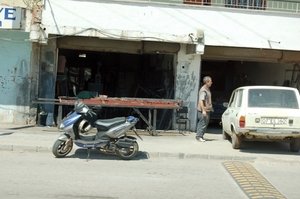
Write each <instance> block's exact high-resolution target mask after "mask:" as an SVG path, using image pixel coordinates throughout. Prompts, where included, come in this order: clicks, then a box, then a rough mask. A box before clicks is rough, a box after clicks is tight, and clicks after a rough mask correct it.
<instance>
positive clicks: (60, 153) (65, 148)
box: [52, 140, 73, 158]
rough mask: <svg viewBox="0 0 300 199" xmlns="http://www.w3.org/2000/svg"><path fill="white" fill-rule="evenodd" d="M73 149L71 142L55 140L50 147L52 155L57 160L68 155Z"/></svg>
mask: <svg viewBox="0 0 300 199" xmlns="http://www.w3.org/2000/svg"><path fill="white" fill-rule="evenodd" d="M72 148H73V142H72V141H70V140H69V141H61V140H56V141H55V142H54V144H53V147H52V153H53V155H54V156H55V157H57V158H63V157H65V156H66V155H68V154H69V153H70V151H71V150H72Z"/></svg>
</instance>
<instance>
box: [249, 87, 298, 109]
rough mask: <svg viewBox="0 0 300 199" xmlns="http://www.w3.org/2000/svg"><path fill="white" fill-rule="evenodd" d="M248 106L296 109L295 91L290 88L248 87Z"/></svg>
mask: <svg viewBox="0 0 300 199" xmlns="http://www.w3.org/2000/svg"><path fill="white" fill-rule="evenodd" d="M248 106H249V107H264V108H292V109H298V108H299V105H298V101H297V97H296V93H295V92H294V91H292V90H279V89H250V90H249V98H248Z"/></svg>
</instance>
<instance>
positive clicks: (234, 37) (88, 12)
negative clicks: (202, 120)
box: [0, 0, 300, 131]
mask: <svg viewBox="0 0 300 199" xmlns="http://www.w3.org/2000/svg"><path fill="white" fill-rule="evenodd" d="M30 2H31V4H30ZM174 2H175V3H174ZM235 2H236V1H235ZM238 2H240V1H238ZM251 2H252V1H251ZM251 2H250V3H251ZM250 3H249V1H245V2H244V1H243V2H242V1H241V2H240V4H239V3H238V4H233V3H232V2H225V1H219V2H218V1H205V2H204V1H195V2H192V1H191V2H189V1H184V2H183V3H182V2H176V1H167V0H165V1H162V2H157V1H155V2H151V1H72V0H63V1H62V0H49V1H39V2H36V1H28V2H27V5H24V2H23V3H22V2H20V1H12V2H11V5H10V6H12V7H13V8H14V7H17V8H22V10H24V11H25V12H26V15H23V16H24V17H23V20H24V21H25V25H24V30H25V31H24V32H26V33H25V34H27V36H28V38H26V39H28V40H29V41H30V42H31V43H30V44H31V45H29V46H30V48H29V50H28V49H27V50H26V51H27V53H28V55H30V59H29V60H30V61H29V63H30V64H29V63H28V66H27V69H29V72H28V74H30V75H28V76H29V77H30V78H31V81H30V82H31V83H30V85H29V90H31V91H32V93H34V94H36V96H34V95H33V94H30V95H28V93H25V92H26V91H24V90H22V92H21V93H23V92H24V93H23V95H28V96H29V97H28V101H27V102H25V104H26V105H25V107H26V108H27V110H26V111H25V112H26V113H27V115H28V119H26V120H24V121H23V122H22V123H25V121H33V120H34V118H36V115H35V116H34V114H32V112H34V110H35V112H38V110H36V105H35V104H32V103H30V101H33V98H34V97H42V98H55V97H57V96H59V95H62V94H70V91H69V90H70V89H69V88H70V85H68V84H69V83H70V82H71V84H75V85H76V86H77V87H78V89H79V90H91V91H97V92H98V94H107V95H108V96H109V97H139V98H167V99H170V98H171V99H177V98H180V99H183V100H184V101H185V102H186V103H185V106H188V110H189V118H190V120H191V130H192V131H194V130H195V126H196V115H197V114H196V112H197V111H196V107H197V101H198V90H199V87H200V86H201V79H202V78H203V76H205V75H210V76H212V78H213V82H214V83H213V86H212V91H213V96H215V98H214V101H215V102H216V103H217V102H222V101H226V100H228V95H229V93H230V92H231V91H232V90H233V89H234V88H235V87H237V86H240V85H246V84H267V85H268V84H269V85H282V84H283V82H284V81H286V80H290V84H289V86H295V85H294V84H293V85H292V83H294V79H293V76H295V69H297V70H296V72H297V71H298V65H297V64H298V63H299V59H300V56H299V55H300V54H299V52H300V38H299V37H298V35H299V33H300V26H299V25H297V24H300V18H299V13H298V12H297V10H296V9H286V10H278V9H275V7H270V6H269V5H268V3H270V1H259V2H258V1H253V2H252V4H250ZM294 3H295V4H297V5H298V3H297V2H294ZM283 7H284V6H283ZM283 7H281V8H283ZM285 7H286V8H289V6H288V5H286V6H285ZM285 7H284V8H285ZM258 8H259V9H258ZM0 45H1V44H0ZM8 67H11V66H9V64H8ZM97 74H99V75H100V76H99V75H98V76H97V77H101V79H100V80H99V79H98V80H96V75H97ZM266 74H268V75H266ZM23 78H26V76H23ZM64 78H67V79H68V83H67V85H66V84H64V80H65V79H64ZM53 82H54V83H53ZM64 88H65V89H64ZM13 90H17V89H16V88H14V89H13ZM16 93H18V92H17V91H16ZM15 98H17V96H15ZM12 106H16V105H12ZM43 109H46V111H47V112H49V113H51V112H53V113H54V114H55V107H54V106H46V107H45V106H44V107H43ZM30 110H32V111H30ZM111 111H112V110H108V113H110V112H111ZM114 111H117V110H114ZM127 113H128V111H127ZM122 114H123V113H122ZM1 115H2V113H1ZM3 115H4V111H3ZM159 115H161V116H164V117H161V118H159V120H158V121H159V122H160V124H161V126H160V128H161V129H166V128H167V127H169V126H170V123H172V125H171V126H172V129H176V128H177V125H176V124H175V122H174V121H175V120H174V117H175V115H174V113H170V112H163V111H162V112H161V113H160V114H159ZM112 116H113V114H112ZM24 118H26V117H25V116H24ZM166 118H167V119H166ZM15 121H16V120H14V119H12V120H9V121H7V122H9V123H10V122H11V123H14V122H15Z"/></svg>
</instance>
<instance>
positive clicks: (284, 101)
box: [221, 86, 300, 152]
mask: <svg viewBox="0 0 300 199" xmlns="http://www.w3.org/2000/svg"><path fill="white" fill-rule="evenodd" d="M299 104H300V97H299V92H298V90H297V89H296V88H289V87H281V86H244V87H240V88H237V89H235V90H234V91H233V92H232V95H231V98H230V101H229V103H224V106H226V107H227V109H226V111H225V112H224V113H223V114H222V121H221V122H222V128H223V129H222V132H223V139H229V138H230V137H231V139H232V140H231V141H232V147H233V148H234V149H239V148H241V145H242V141H275V142H287V143H289V144H290V150H291V151H293V152H298V151H299V149H300V109H299Z"/></svg>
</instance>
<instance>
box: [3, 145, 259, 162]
mask: <svg viewBox="0 0 300 199" xmlns="http://www.w3.org/2000/svg"><path fill="white" fill-rule="evenodd" d="M78 149H80V150H78V151H76V153H81V154H85V153H86V152H85V151H86V150H85V149H81V148H78ZM0 150H2V151H11V152H20V153H24V152H47V153H48V152H52V147H42V146H22V145H0ZM73 150H74V149H73ZM101 155H103V154H101ZM108 156H109V155H108ZM137 158H141V159H150V158H175V159H206V160H234V161H239V160H240V161H254V160H256V159H257V157H249V156H248V157H246V156H230V155H228V156H226V155H209V154H186V153H164V152H146V151H139V153H138V156H137Z"/></svg>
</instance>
